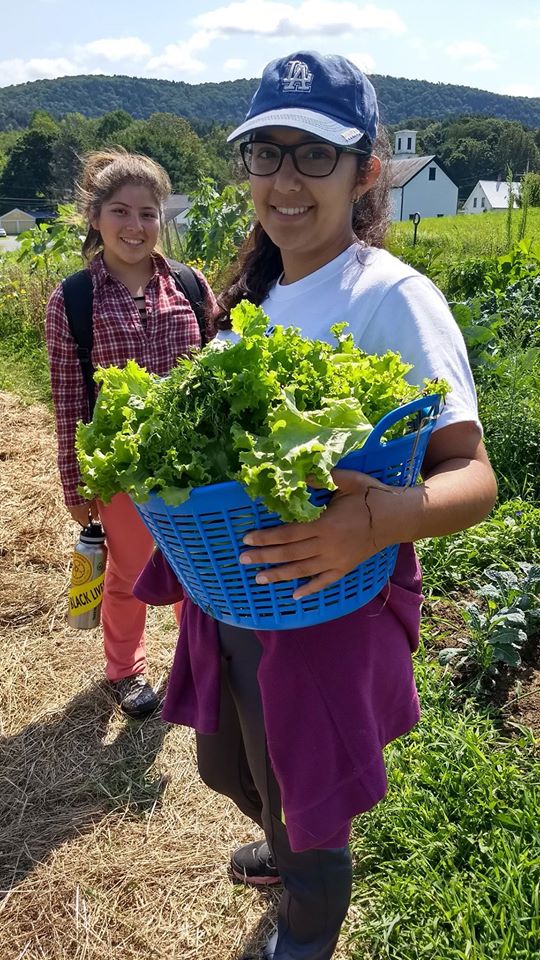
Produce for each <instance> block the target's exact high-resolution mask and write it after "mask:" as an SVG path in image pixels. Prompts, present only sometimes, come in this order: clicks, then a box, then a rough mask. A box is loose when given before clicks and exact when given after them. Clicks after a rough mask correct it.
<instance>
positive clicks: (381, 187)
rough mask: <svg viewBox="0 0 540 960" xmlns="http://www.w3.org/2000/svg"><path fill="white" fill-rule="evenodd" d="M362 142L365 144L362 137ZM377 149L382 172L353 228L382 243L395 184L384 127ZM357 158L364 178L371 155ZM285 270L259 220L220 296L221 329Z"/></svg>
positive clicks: (258, 301)
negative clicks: (232, 314) (233, 313)
mask: <svg viewBox="0 0 540 960" xmlns="http://www.w3.org/2000/svg"><path fill="white" fill-rule="evenodd" d="M358 146H359V147H362V146H363V144H362V141H360V143H359V144H358ZM373 151H374V153H376V155H377V156H378V157H379V159H380V161H381V174H380V177H379V179H378V180H377V183H376V184H375V186H374V187H372V189H371V190H368V191H367V193H365V194H364V195H363V196H362V197H361V198H360V200H359V202H358V203H356V204H355V205H354V209H353V218H352V228H353V232H354V233H355V235H356V237H357V238H358V240H359V242H360V243H364V244H366V245H368V246H371V247H382V246H383V244H384V238H385V236H386V232H387V230H388V224H389V220H390V187H391V179H390V146H389V142H388V138H387V136H386V134H385V132H384V130H380V131H379V133H378V136H377V140H376V142H375V144H374V147H373ZM357 160H358V173H359V175H360V179H362V175H364V176H366V175H367V173H368V171H369V167H370V156H366V157H360V156H359V157H358V158H357ZM282 273H283V260H282V258H281V251H280V249H279V247H277V246H276V244H275V243H274V241H273V240H271V239H270V237H269V236H268V234H267V233H266V231H265V230H264V229H263V227H262V226H261V224H260V223H259V222H258V221H257V222H256V223H255V225H254V227H253V229H252V231H251V233H250V234H249V236H248V237H247V239H246V241H245V242H244V244H243V246H242V247H241V248H240V252H239V255H238V257H237V259H236V261H235V262H234V263H233V264H232V266H231V269H230V272H229V278H228V286H227V288H226V290H225V291H224V292H223V293H222V294H221V296H220V297H219V299H218V303H219V307H220V312H219V315H218V318H217V326H218V329H220V330H229V329H230V326H231V321H230V312H231V310H232V308H233V307H235V306H236V304H237V303H240V300H249V301H250V302H251V303H254V304H255V305H256V306H259V304H261V303H262V302H263V300H265V298H266V296H267V295H268V292H269V290H270V289H271V287H272V286H273V284H274V283H275V282H276V280H277V279H278V277H280V276H281V274H282Z"/></svg>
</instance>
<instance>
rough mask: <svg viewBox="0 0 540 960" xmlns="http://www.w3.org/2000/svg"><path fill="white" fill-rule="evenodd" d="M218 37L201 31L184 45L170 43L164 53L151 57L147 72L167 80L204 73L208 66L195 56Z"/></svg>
mask: <svg viewBox="0 0 540 960" xmlns="http://www.w3.org/2000/svg"><path fill="white" fill-rule="evenodd" d="M216 36H217V34H216V33H214V32H213V31H210V30H209V31H206V30H199V31H197V33H194V34H193V36H192V37H190V38H189V40H187V41H185V42H184V43H169V44H168V45H167V46H166V47H165V50H164V51H163V53H160V54H158V55H157V56H155V57H151V59H150V60H149V61H148V62H147V63H146V64H145V68H144V69H145V72H146V73H147V74H150V75H151V76H153V77H165V78H166V79H171V77H172V76H175V77H177V76H184V75H190V74H196V73H202V71H203V70H205V69H206V64H205V63H204V62H203V61H202V60H200V59H199V58H198V57H197V56H195V55H194V54H197V53H198V52H199V51H200V50H205V49H206V48H207V47H208V46H210V44H211V43H212V41H213V40H215V39H216Z"/></svg>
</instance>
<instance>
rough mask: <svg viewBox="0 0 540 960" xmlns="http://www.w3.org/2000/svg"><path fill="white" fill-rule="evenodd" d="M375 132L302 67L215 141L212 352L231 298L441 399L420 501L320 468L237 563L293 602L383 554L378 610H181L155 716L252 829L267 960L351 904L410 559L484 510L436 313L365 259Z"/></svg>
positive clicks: (345, 84)
mask: <svg viewBox="0 0 540 960" xmlns="http://www.w3.org/2000/svg"><path fill="white" fill-rule="evenodd" d="M377 124H378V110H377V101H376V96H375V92H374V90H373V87H372V85H371V83H370V82H369V80H368V79H367V78H366V77H365V76H364V75H363V74H362V73H361V71H359V70H358V69H357V68H356V67H355V66H354V65H353V64H352V63H350V62H349V61H348V60H346V59H344V58H343V57H339V56H327V57H325V56H321V55H319V54H317V53H311V52H303V51H302V52H298V53H294V54H292V55H291V56H289V57H284V58H282V59H279V60H274V61H273V62H272V63H270V64H269V65H268V66H267V67H266V69H265V71H264V73H263V77H262V81H261V84H260V86H259V88H258V90H257V92H256V93H255V95H254V97H253V101H252V103H251V106H250V109H249V112H248V115H247V117H246V120H245V122H244V123H243V124H241V126H240V127H238V129H237V130H235V131H234V133H232V134H231V136H230V138H229V139H230V140H235V141H236V140H240V141H241V142H240V152H241V156H242V159H243V162H244V164H245V166H246V169H247V171H248V174H249V179H250V184H251V190H252V195H253V201H254V205H255V210H256V213H257V218H258V222H257V223H256V225H255V227H254V229H253V231H252V233H251V235H250V237H249V240H248V243H247V246H246V249H245V251H244V252H243V254H242V256H241V258H240V261H239V263H238V265H237V267H236V272H235V274H234V277H233V280H232V282H231V284H230V286H229V289H228V290H227V291H226V293H225V294H224V296H223V297H222V298H221V306H222V315H221V328H222V333H221V334H220V336H228V335H230V334H229V333H227V328H228V327H229V326H230V324H229V321H228V316H229V312H230V309H231V308H232V307H233V306H234V305H235V304H236V303H238V302H239V301H240V300H241V299H242V298H244V297H245V298H247V299H249V300H251V301H252V302H254V303H256V304H261V305H262V307H263V308H264V310H265V311H266V313H267V314H268V316H269V317H270V322H271V323H272V324H283V325H285V326H289V325H291V324H294V325H295V326H297V327H300V328H301V330H302V332H303V333H304V335H306V336H310V337H316V338H319V339H323V340H328V341H332V334H331V332H330V329H331V327H332V325H333V324H334V323H336V322H340V321H346V322H347V323H348V324H349V329H350V331H351V332H352V333H353V335H354V337H355V341H356V342H357V343H358V345H359V346H360V347H362V348H363V349H364V350H365V351H366V352H368V353H378V354H383V353H385V352H386V351H387V350H395V351H399V352H400V353H401V355H402V357H403V359H404V360H406V361H407V362H409V363H411V364H413V366H414V369H413V371H412V372H411V374H410V376H411V377H412V379H413V382H415V383H421V382H422V380H423V379H424V378H425V377H428V378H433V377H442V378H444V379H446V380H447V381H448V382H449V383H450V385H451V388H452V389H451V393H450V395H449V398H448V402H447V404H446V406H445V408H444V410H443V412H442V414H441V416H440V418H439V420H438V423H437V426H436V429H435V431H434V432H433V434H432V437H431V440H430V443H429V447H428V451H427V454H426V457H425V461H424V468H423V482H422V484H419V485H417V486H415V487H412V488H409V489H407V490H403V491H401V494H400V496H399V497H396V496H388V494H387V488H385V487H384V485H383V484H378V483H377V482H376V481H373V480H372V479H368V478H366V477H365V475H363V474H360V473H357V472H355V471H335V475H334V476H335V480H336V483H337V485H338V488H339V489H338V492H337V494H335V495H334V497H333V499H332V502H331V504H330V506H329V508H328V509H327V511H325V513H324V514H323V516H322V517H321V518H320V519H319V520H316V521H314V522H312V523H306V524H289V525H286V526H282V527H278V528H275V527H274V528H271V529H268V530H265V531H262V530H261V531H256V532H254V533H252V534H251V535H249V536H248V537H246V540H245V542H246V552H245V554H244V555H243V558H242V559H243V561H244V562H246V563H259V562H262V563H271V564H275V566H273V567H272V568H270V569H266V570H265V572H264V575H260V577H261V580H262V577H263V576H264V577H265V578H266V580H267V581H278V580H285V581H286V580H292V579H295V578H297V577H298V578H306V577H307V578H308V581H307V583H305V585H304V586H303V587H301V588H300V589H299V590H297V592H296V596H306V595H307V594H309V593H313V592H315V591H317V590H320V589H321V588H322V587H324V586H326V585H327V584H330V583H332V582H334V581H335V580H337V579H338V578H339V577H341V576H343V575H344V574H346V573H348V572H349V571H350V570H352V569H353V568H354V567H355V566H356V565H357V564H358V563H360V562H362V561H363V560H365V559H367V558H368V557H369V556H372V555H373V554H374V553H375V552H376V551H377V550H379V549H381V548H382V547H385V546H387V545H390V544H393V543H396V542H399V543H400V544H401V546H400V550H399V554H398V561H397V564H396V568H395V571H394V574H393V575H392V577H391V580H390V583H389V585H388V587H387V588H385V590H383V591H382V592H381V594H380V595H379V596H378V597H376V598H375V599H374V600H372V601H371V602H370V603H369V604H367V605H366V606H364V607H362V608H361V609H360V610H358V611H356V612H355V613H352V614H349V615H347V616H344V617H341V618H340V619H338V620H335V621H333V622H331V623H326V624H322V625H321V626H315V627H308V628H304V629H297V630H284V631H257V632H255V631H250V630H245V629H239V628H236V627H231V626H227V625H224V624H217V623H216V622H215V621H214V620H212V619H211V618H210V617H208V616H207V615H206V614H205V613H203V611H202V610H200V609H199V608H198V607H196V606H195V605H194V604H193V603H191V601H189V600H186V603H185V605H184V609H185V613H184V620H183V623H182V642H181V643H179V645H178V648H177V652H176V656H175V662H174V666H173V670H172V673H171V678H170V682H169V687H168V694H167V699H166V703H165V709H164V714H163V715H164V717H165V719H167V720H169V721H171V722H175V723H184V724H188V725H191V726H193V727H195V729H196V730H197V756H198V764H199V771H200V773H201V776H202V778H203V779H204V780H205V781H206V782H207V783H208V784H209V785H210V786H211V787H212V788H213V789H215V790H216V791H218V792H220V793H223V794H225V795H227V796H229V797H231V798H232V799H233V800H234V801H235V803H236V804H237V805H238V807H239V808H240V809H241V810H242V811H243V812H244V813H245V814H247V815H248V816H250V817H251V818H252V819H253V820H254V821H255V822H256V823H258V824H259V825H260V826H261V827H262V829H263V831H264V834H265V838H264V839H261V840H260V841H257V842H255V843H251V844H248V845H247V846H244V847H241V848H240V849H239V850H237V851H236V852H235V853H234V854H233V856H232V862H231V866H232V871H233V873H234V874H235V876H237V877H238V878H239V879H242V880H244V881H245V882H247V883H249V884H255V885H257V884H259V885H264V884H271V883H278V882H280V881H281V882H282V883H283V888H284V889H283V895H282V898H281V901H280V906H279V913H278V924H277V930H276V932H275V934H274V936H273V937H272V938H271V940H270V942H269V943H268V945H267V947H266V950H265V953H264V956H265V957H268V958H271V957H273V958H275V960H328V958H330V957H331V956H332V955H333V953H334V950H335V947H336V943H337V939H338V936H339V931H340V927H341V924H342V922H343V920H344V918H345V915H346V913H347V909H348V905H349V899H350V893H351V878H352V871H351V858H350V853H349V848H348V840H349V833H350V826H351V819H352V817H353V816H355V815H357V814H359V813H362V812H363V811H365V810H368V809H369V808H370V807H372V806H373V805H374V804H376V803H377V802H378V801H379V800H380V799H381V798H382V797H383V796H384V793H385V790H386V777H385V770H384V761H383V748H384V746H385V745H386V744H387V743H388V742H389V741H390V740H392V739H394V738H395V737H398V736H400V735H401V734H403V733H406V732H407V731H408V730H410V729H411V728H412V727H413V726H414V724H415V723H416V722H417V720H418V717H419V708H418V698H417V693H416V689H415V685H414V678H413V671H412V658H411V653H412V652H413V651H414V650H415V649H416V646H417V645H418V634H419V623H420V606H421V601H422V596H421V576H420V571H419V568H418V563H417V561H416V557H415V553H414V549H413V546H412V543H413V541H415V540H417V539H420V538H423V537H430V536H439V535H443V534H447V533H451V532H454V531H457V530H461V529H464V528H465V527H468V526H471V525H472V524H474V523H477V522H478V521H479V520H481V519H482V518H483V517H484V516H485V515H486V514H487V513H488V511H489V510H490V509H491V507H492V505H493V502H494V499H495V495H496V484H495V480H494V477H493V473H492V470H491V467H490V465H489V462H488V459H487V456H486V453H485V450H484V446H483V443H482V432H481V427H480V424H479V422H478V413H477V407H476V396H475V390H474V384H473V380H472V376H471V372H470V368H469V364H468V361H467V356H466V351H465V347H464V343H463V340H462V337H461V335H460V333H459V331H458V329H457V327H456V324H455V322H454V320H453V318H452V316H451V314H450V311H449V309H448V306H447V304H446V302H445V300H444V298H443V296H442V294H441V293H440V292H439V291H438V290H437V289H436V287H434V286H433V284H432V283H431V282H430V281H429V280H428V279H427V278H426V277H423V276H420V275H419V274H418V273H416V271H414V270H413V269H412V268H410V267H408V266H407V265H406V264H404V263H402V262H401V261H399V260H397V259H395V258H394V257H392V256H391V255H390V254H389V253H387V252H386V251H385V250H383V249H381V247H382V242H383V238H384V233H385V229H386V227H387V208H388V175H387V169H388V163H387V162H385V161H384V150H383V153H382V154H381V151H380V149H379V145H378V140H377ZM163 572H164V573H166V571H163ZM156 578H157V579H156ZM262 582H264V581H262ZM156 583H158V584H159V586H160V589H161V590H162V591H163V590H166V588H168V587H170V586H171V584H170V582H167V581H166V580H165V579H164V580H162V581H159V569H157V568H156V566H155V565H154V568H153V570H149V571H148V573H147V574H146V575H143V578H142V580H141V583H140V585H139V590H140V594H139V595H141V596H142V597H143V598H144V597H145V595H146V597H148V595H149V593H150V594H151V597H152V602H156V595H155V586H156ZM145 590H146V594H145V592H144V591H145ZM166 592H167V590H166ZM172 593H173V594H174V590H173V591H172ZM166 599H167V600H168V601H170V599H171V595H169V593H167V598H166ZM173 599H174V597H173Z"/></svg>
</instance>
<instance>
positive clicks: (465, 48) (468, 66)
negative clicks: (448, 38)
mask: <svg viewBox="0 0 540 960" xmlns="http://www.w3.org/2000/svg"><path fill="white" fill-rule="evenodd" d="M446 53H447V54H448V56H449V57H450V58H451V59H452V60H456V61H458V62H459V63H461V65H462V66H463V67H464V69H465V70H471V71H475V72H480V71H484V70H496V69H497V59H496V57H495V55H494V54H493V53H492V52H491V51H490V50H489V48H488V47H486V45H485V43H480V42H479V41H478V40H460V41H459V43H451V44H450V45H449V46H448V47H447V48H446Z"/></svg>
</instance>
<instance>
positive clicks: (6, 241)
mask: <svg viewBox="0 0 540 960" xmlns="http://www.w3.org/2000/svg"><path fill="white" fill-rule="evenodd" d="M18 249H19V241H18V240H17V238H16V237H0V253H1V252H2V250H18Z"/></svg>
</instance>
